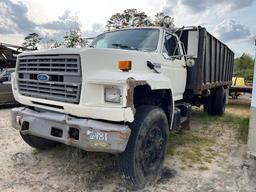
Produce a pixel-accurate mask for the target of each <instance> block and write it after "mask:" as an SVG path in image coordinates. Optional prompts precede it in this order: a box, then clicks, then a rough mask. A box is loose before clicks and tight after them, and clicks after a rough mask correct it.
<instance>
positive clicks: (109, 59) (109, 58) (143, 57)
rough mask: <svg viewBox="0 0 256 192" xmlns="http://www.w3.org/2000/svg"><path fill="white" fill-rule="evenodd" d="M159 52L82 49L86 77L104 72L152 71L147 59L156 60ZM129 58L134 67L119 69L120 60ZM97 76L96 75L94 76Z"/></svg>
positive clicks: (141, 72)
mask: <svg viewBox="0 0 256 192" xmlns="http://www.w3.org/2000/svg"><path fill="white" fill-rule="evenodd" d="M156 54H157V53H152V52H150V53H149V52H142V51H135V50H123V49H96V48H89V49H83V50H82V51H81V54H80V55H81V61H82V70H83V73H85V74H86V77H88V78H90V77H92V78H93V77H94V76H95V75H97V74H102V73H109V72H115V73H120V74H123V75H124V73H125V74H126V75H127V74H131V73H140V74H143V73H148V72H149V73H152V70H150V69H149V68H148V67H147V61H151V62H155V58H157V57H156ZM123 60H129V61H131V62H132V69H131V70H130V71H129V73H127V72H122V71H120V70H119V69H118V61H123ZM94 78H95V77H94Z"/></svg>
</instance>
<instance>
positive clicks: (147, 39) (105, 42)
mask: <svg viewBox="0 0 256 192" xmlns="http://www.w3.org/2000/svg"><path fill="white" fill-rule="evenodd" d="M158 39H159V29H128V30H120V31H113V32H109V33H103V34H101V35H99V36H98V37H96V39H95V40H94V41H93V42H92V44H91V47H94V48H116V49H128V50H141V51H155V50H156V49H157V44H158Z"/></svg>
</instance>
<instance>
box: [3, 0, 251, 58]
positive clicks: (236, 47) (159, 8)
mask: <svg viewBox="0 0 256 192" xmlns="http://www.w3.org/2000/svg"><path fill="white" fill-rule="evenodd" d="M130 8H136V9H137V10H139V11H143V12H145V13H146V14H147V15H148V16H150V17H151V18H152V19H154V15H155V14H156V13H157V12H164V13H165V14H166V15H169V16H171V17H173V18H174V24H175V26H176V27H181V26H198V25H201V26H203V27H206V29H207V30H208V31H209V32H210V33H212V34H213V35H214V36H216V37H217V38H219V39H220V40H221V41H223V42H224V43H225V44H227V45H228V46H229V47H230V48H231V49H232V50H233V51H234V52H235V54H236V56H240V55H241V54H242V53H244V52H245V53H249V54H250V55H252V56H253V57H254V55H255V43H254V41H255V38H256V24H255V21H256V0H126V1H125V0H22V1H21V0H0V42H4V43H11V44H16V45H21V44H22V42H23V40H24V37H25V36H26V35H27V34H29V33H31V32H36V33H38V34H40V35H41V36H42V37H43V39H44V40H43V43H45V42H47V41H49V40H51V39H54V40H59V41H60V40H61V38H62V37H63V36H64V35H65V33H66V32H67V31H69V30H70V29H71V28H77V27H80V28H81V31H82V35H83V36H84V37H94V36H96V35H98V34H100V33H102V32H104V30H105V25H106V22H107V20H108V19H109V18H110V17H111V15H113V14H115V13H118V12H119V13H121V12H123V11H124V10H125V9H130Z"/></svg>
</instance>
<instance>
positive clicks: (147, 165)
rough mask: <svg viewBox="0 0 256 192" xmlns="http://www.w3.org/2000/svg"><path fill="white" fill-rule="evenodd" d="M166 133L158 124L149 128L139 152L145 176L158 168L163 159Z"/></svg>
mask: <svg viewBox="0 0 256 192" xmlns="http://www.w3.org/2000/svg"><path fill="white" fill-rule="evenodd" d="M165 138H166V135H164V132H163V131H162V129H161V128H160V127H159V126H153V127H151V128H150V130H149V131H148V133H147V134H146V136H145V138H144V139H143V142H142V145H141V147H140V150H139V151H140V152H139V160H140V164H141V167H142V171H143V173H144V175H145V176H149V175H151V174H153V173H154V171H155V170H156V169H158V168H159V166H160V165H161V163H162V161H163V157H164V151H165V142H166V139H165Z"/></svg>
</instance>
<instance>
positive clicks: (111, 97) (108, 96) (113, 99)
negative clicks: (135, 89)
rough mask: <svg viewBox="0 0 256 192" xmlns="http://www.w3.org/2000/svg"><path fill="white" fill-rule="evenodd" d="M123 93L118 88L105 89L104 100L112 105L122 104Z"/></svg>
mask: <svg viewBox="0 0 256 192" xmlns="http://www.w3.org/2000/svg"><path fill="white" fill-rule="evenodd" d="M121 98H122V91H121V88H118V87H105V88H104V100H105V102H110V103H121Z"/></svg>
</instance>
